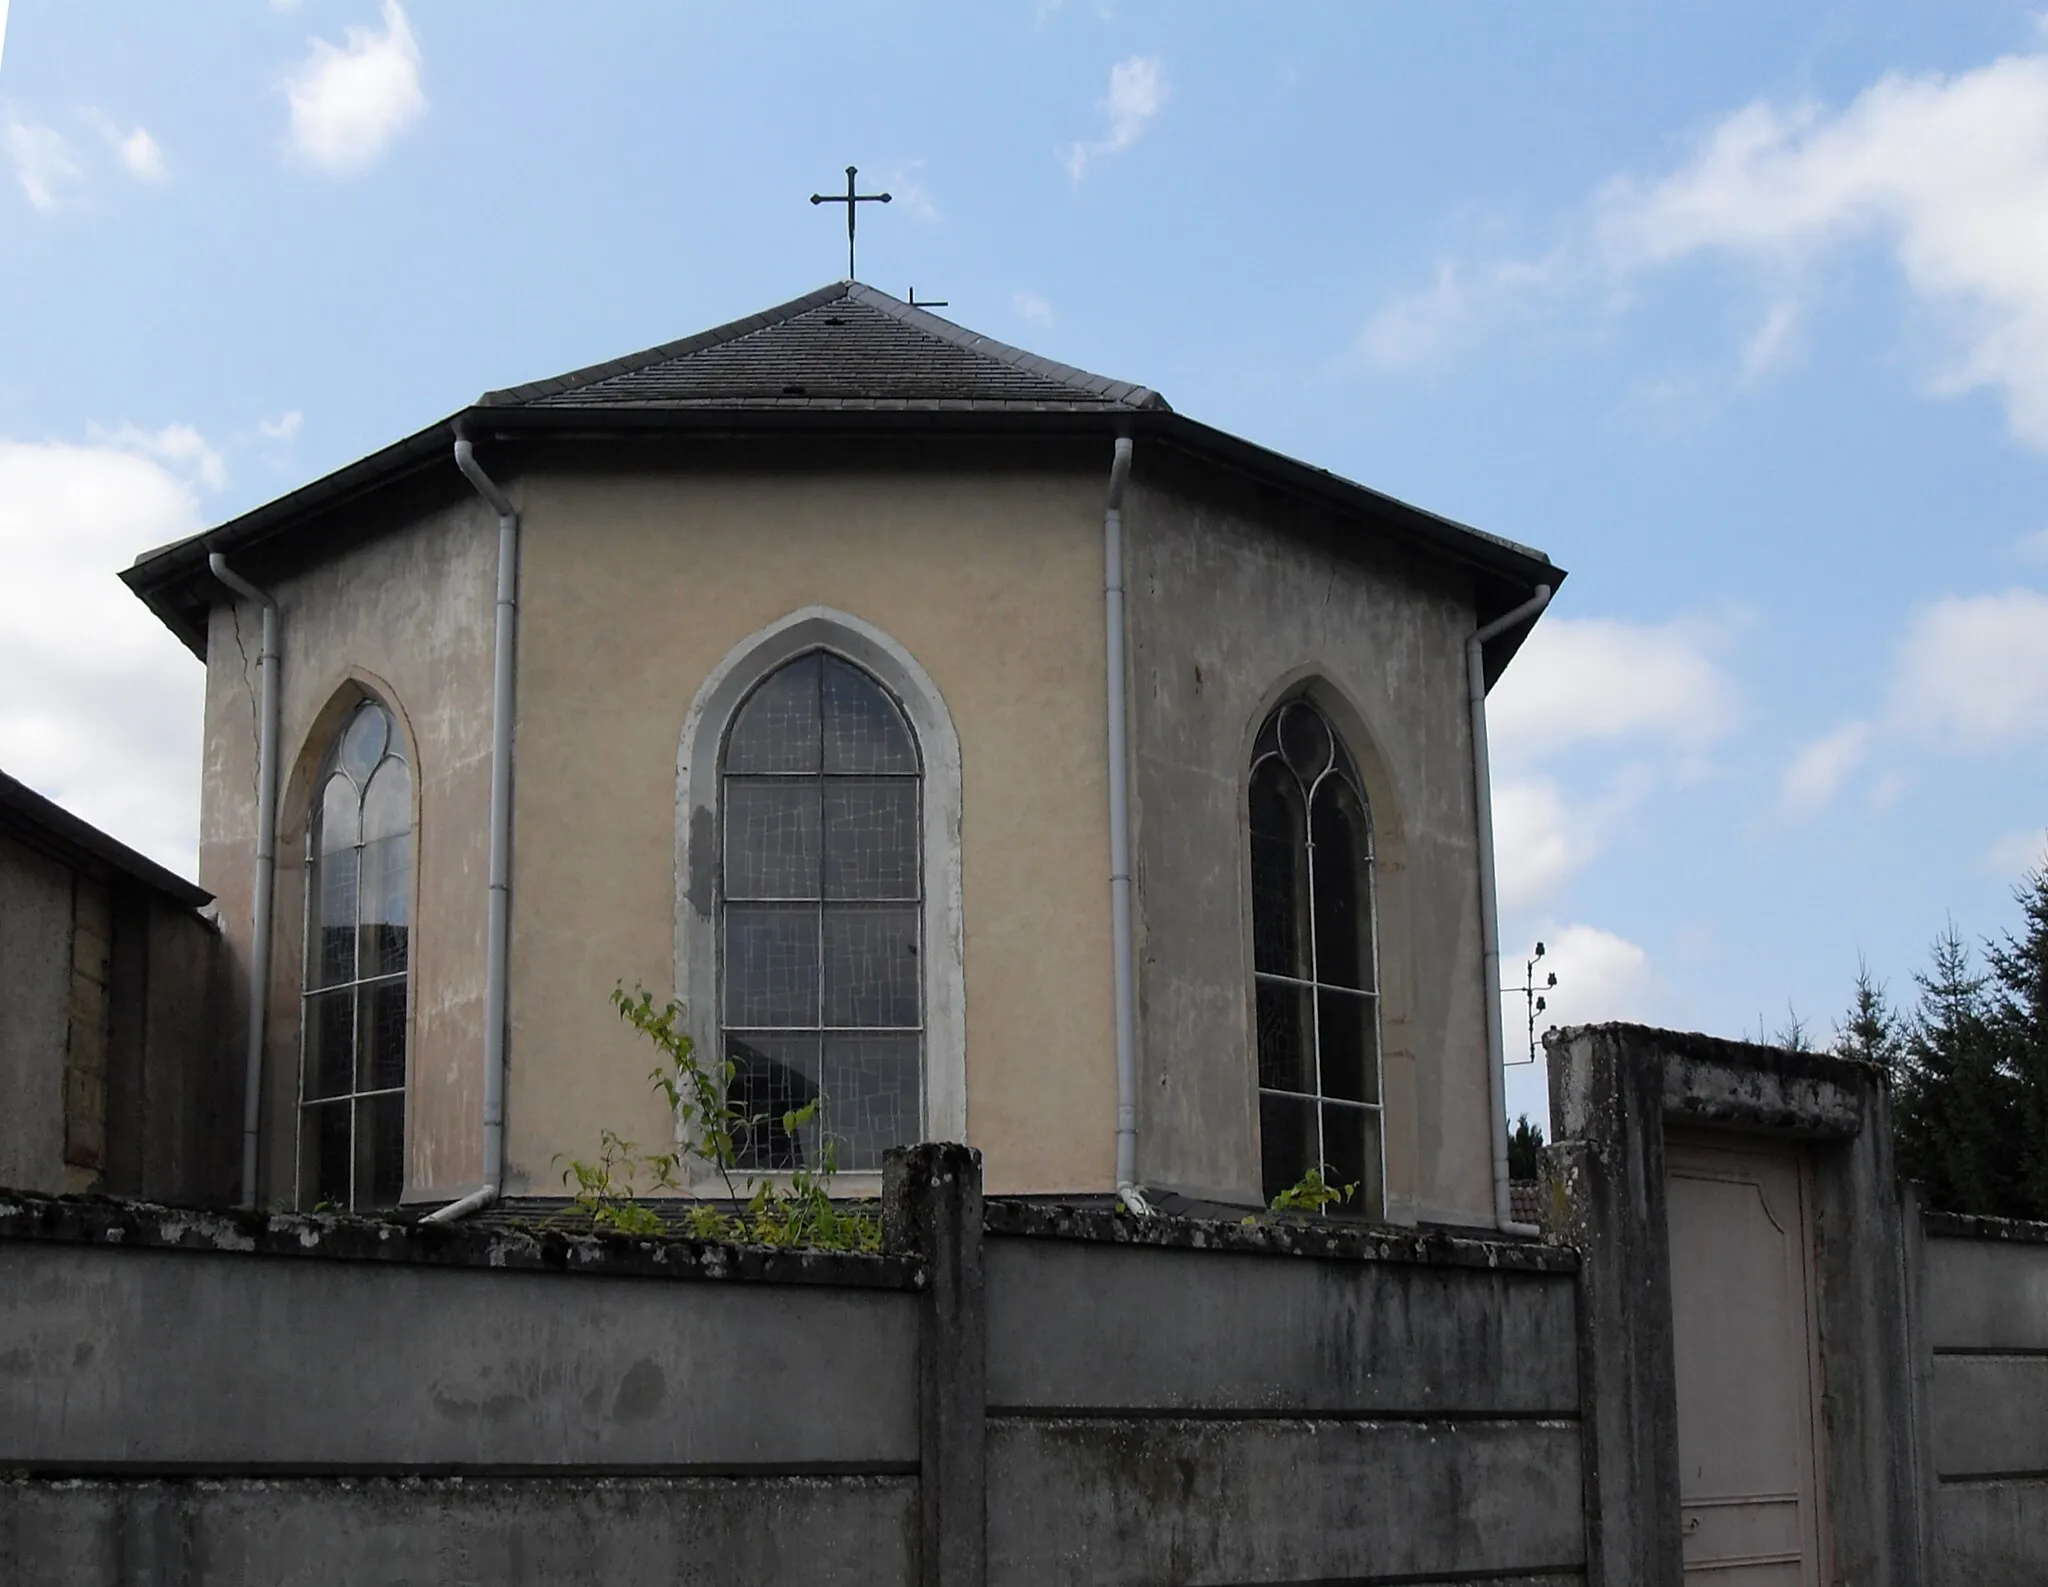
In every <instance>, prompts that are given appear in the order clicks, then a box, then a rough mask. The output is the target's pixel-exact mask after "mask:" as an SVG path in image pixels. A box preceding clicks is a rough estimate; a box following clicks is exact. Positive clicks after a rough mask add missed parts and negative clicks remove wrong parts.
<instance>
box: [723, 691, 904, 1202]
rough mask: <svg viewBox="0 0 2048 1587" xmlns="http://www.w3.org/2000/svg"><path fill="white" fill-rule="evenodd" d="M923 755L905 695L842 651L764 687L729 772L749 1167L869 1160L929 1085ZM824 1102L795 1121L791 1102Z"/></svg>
mask: <svg viewBox="0 0 2048 1587" xmlns="http://www.w3.org/2000/svg"><path fill="white" fill-rule="evenodd" d="M923 796H924V785H923V768H922V764H921V762H920V759H919V755H918V746H917V742H916V739H915V737H914V735H913V734H912V733H911V730H910V724H909V722H908V721H907V720H906V719H905V718H904V715H903V710H902V708H901V706H899V705H898V704H897V702H896V701H895V700H894V699H893V698H892V697H891V696H890V695H889V693H888V691H887V690H885V689H884V688H883V687H882V686H881V685H880V684H879V683H877V682H876V681H875V680H874V679H873V678H872V677H870V676H869V675H868V674H867V673H866V672H864V671H863V670H861V669H860V668H859V667H856V666H854V665H853V664H852V663H851V662H849V661H847V660H845V659H843V658H842V657H840V656H837V655H834V654H833V653H832V652H830V651H824V650H814V651H811V652H809V653H807V654H805V655H801V656H798V657H797V658H796V659H795V660H793V661H789V662H786V663H784V664H783V665H782V666H781V667H778V668H777V669H776V670H775V671H774V672H772V673H770V674H769V675H768V676H767V677H766V678H764V679H763V680H762V681H761V682H760V683H759V684H758V685H756V686H755V688H754V690H753V691H752V693H750V694H749V695H748V696H747V697H746V699H745V700H744V701H742V702H741V705H740V708H739V710H738V711H737V712H736V713H735V714H734V717H733V720H732V725H731V727H730V729H729V730H728V731H727V734H726V739H725V749H724V758H723V761H722V763H721V772H720V806H721V809H720V843H721V872H720V874H721V888H720V900H719V908H720V932H719V948H720V997H719V1011H720V1012H719V1020H720V1026H721V1029H720V1039H721V1043H722V1046H723V1049H724V1051H725V1055H726V1057H727V1058H728V1059H729V1060H730V1061H731V1062H732V1063H733V1064H734V1066H735V1069H734V1076H733V1082H732V1094H733V1101H734V1104H735V1105H736V1106H737V1107H738V1108H739V1109H740V1110H741V1112H742V1113H744V1114H745V1115H747V1116H748V1117H750V1118H758V1119H759V1121H760V1122H759V1123H758V1124H757V1125H756V1126H755V1127H754V1128H753V1129H752V1130H750V1131H749V1132H747V1134H746V1135H745V1137H744V1139H743V1140H742V1141H741V1142H740V1146H741V1162H742V1166H744V1167H749V1168H758V1169H765V1170H788V1169H793V1168H798V1167H812V1168H815V1167H819V1166H821V1164H822V1162H823V1158H824V1154H825V1148H826V1146H827V1143H828V1142H829V1144H830V1148H831V1152H832V1155H833V1158H834V1160H835V1162H836V1166H837V1167H839V1168H841V1169H844V1170H849V1171H854V1172H872V1171H875V1170H879V1169H880V1168H881V1166H882V1153H883V1151H884V1149H886V1148H887V1147H890V1146H896V1145H901V1144H905V1143H908V1142H911V1141H915V1140H916V1139H917V1138H918V1136H919V1133H920V1130H921V1126H922V1122H923V1093H924V975H923V958H922V947H923V944H922V932H923V918H924V853H923V841H922V833H923V829H924V816H923ZM813 1100H816V1101H817V1103H818V1109H817V1114H816V1118H815V1120H814V1121H813V1122H812V1123H810V1124H808V1125H803V1126H799V1127H798V1128H797V1129H795V1130H791V1129H789V1128H786V1127H785V1125H784V1123H783V1116H784V1115H785V1114H788V1113H793V1112H796V1111H799V1110H800V1109H802V1108H803V1107H805V1106H806V1105H807V1104H809V1103H810V1102H812V1101H813Z"/></svg>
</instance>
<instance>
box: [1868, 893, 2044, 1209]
mask: <svg viewBox="0 0 2048 1587" xmlns="http://www.w3.org/2000/svg"><path fill="white" fill-rule="evenodd" d="M1932 956H1933V963H1932V965H1931V966H1930V967H1929V968H1928V970H1927V971H1925V972H1924V973H1921V974H1917V975H1915V977H1914V980H1915V981H1916V982H1917V983H1918V985H1919V988H1920V999H1919V1005H1918V1007H1917V1008H1915V1010H1914V1011H1913V1014H1912V1015H1911V1017H1910V1018H1909V1019H1908V1020H1907V1021H1906V1022H1905V1030H1904V1034H1903V1039H1902V1041H1901V1042H1900V1052H1899V1056H1898V1060H1897V1063H1896V1065H1895V1068H1894V1073H1895V1074H1896V1076H1897V1087H1896V1091H1895V1098H1894V1101H1895V1112H1894V1124H1895V1131H1896V1139H1897V1147H1898V1166H1899V1172H1900V1173H1901V1174H1902V1175H1904V1176H1905V1177H1906V1178H1908V1179H1912V1180H1917V1181H1918V1182H1919V1184H1920V1186H1921V1188H1922V1189H1923V1191H1924V1192H1925V1193H1926V1196H1927V1199H1928V1201H1929V1203H1930V1204H1931V1205H1933V1206H1935V1207H1940V1208H1943V1209H1945V1210H1947V1211H1952V1212H1975V1213H1990V1214H1996V1215H2002V1216H2007V1217H2010V1216H2014V1215H2023V1211H2024V1208H2023V1204H2022V1198H2021V1195H2020V1182H2021V1175H2020V1159H2021V1150H2020V1148H2021V1141H2020V1130H2021V1124H2020V1115H2021V1105H2020V1103H2021V1099H2020V1097H2019V1095H2018V1091H2019V1088H2018V1085H2017V1083H2016V1082H2015V1079H2014V1077H2013V1076H2012V1075H2011V1074H2010V1073H2009V1072H2008V1071H2007V1069H2006V1067H2005V1066H2004V1065H2003V1064H2002V1063H2001V1062H2000V1057H2001V1054H2000V1051H1999V1046H2000V1044H1999V1042H1998V1041H1997V1039H1996V1037H1995V1036H1994V1033H1993V1029H1992V1023H1991V1019H1990V1017H1989V1010H1988V1007H1987V999H1986V995H1985V986H1986V977H1985V976H1983V975H1981V974H1979V973H1978V971H1977V969H1976V967H1975V965H1974V964H1972V962H1971V959H1970V950H1969V949H1968V948H1967V947H1966V946H1965V945H1964V943H1963V939H1962V938H1961V936H1959V935H1958V934H1957V932H1956V929H1955V924H1954V922H1953V921H1951V922H1950V923H1949V925H1948V928H1947V929H1946V930H1945V931H1944V932H1943V933H1942V934H1941V935H1940V936H1939V937H1937V938H1935V940H1934V946H1933V950H1932Z"/></svg>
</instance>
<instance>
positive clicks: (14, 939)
mask: <svg viewBox="0 0 2048 1587" xmlns="http://www.w3.org/2000/svg"><path fill="white" fill-rule="evenodd" d="M100 869H104V868H95V873H91V874H89V873H88V872H87V871H85V870H83V869H81V868H80V867H79V866H78V865H74V864H71V863H67V862H66V861H64V860H61V859H59V858H56V857H54V856H53V855H50V854H46V853H43V852H40V851H37V850H32V849H30V848H28V847H26V846H24V845H23V844H21V843H17V842H14V841H12V840H11V839H8V838H0V1096H4V1097H5V1098H6V1099H7V1105H6V1106H5V1107H4V1108H0V1185H5V1186H9V1187H13V1188H18V1189H23V1190H40V1191H46V1192H60V1191H91V1190H105V1191H114V1192H120V1193H123V1194H128V1195H153V1196H162V1197H166V1198H171V1199H176V1200H183V1201H196V1202H202V1203H204V1202H217V1201H222V1200H225V1199H226V1198H227V1197H228V1196H229V1195H231V1194H232V1192H233V1189H234V1186H233V1177H232V1155H233V1142H234V1135H235V1130H236V1121H235V1119H234V1118H233V1117H232V1114H233V1111H234V1105H235V1100H236V1088H235V1087H234V1085H233V1081H232V1077H231V1076H229V1075H226V1074H224V1073H223V1071H222V1067H221V1064H220V1062H219V1057H220V1055H219V1050H218V1046H217V1044H216V1042H215V1040H214V1035H215V1014H216V1008H217V1002H218V998H219V994H220V990H221V988H220V966H219V935H218V933H217V932H215V930H214V929H213V927H212V926H211V925H210V924H209V923H208V922H207V921H206V920H204V919H203V918H201V917H200V916H199V915H198V914H197V913H195V912H194V911H193V910H192V909H190V908H188V907H186V906H185V905H184V904H182V903H179V902H174V901H172V900H170V899H167V898H165V897H163V896H162V895H160V894H159V893H158V892H156V891H155V890H154V889H153V888H151V887H149V886H147V885H145V884H143V883H140V882H138V881H135V880H133V879H131V878H127V877H124V876H122V875H120V874H119V873H115V874H113V875H104V874H97V871H98V870H100Z"/></svg>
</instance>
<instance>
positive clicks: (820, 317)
mask: <svg viewBox="0 0 2048 1587" xmlns="http://www.w3.org/2000/svg"><path fill="white" fill-rule="evenodd" d="M477 406H478V407H480V408H521V407H523V408H577V409H603V410H617V409H650V408H652V409H693V408H694V409H759V408H794V409H819V408H833V409H843V410H878V409H892V408H896V409H913V408H914V409H922V410H936V411H942V412H981V411H992V412H1016V411H1022V412H1030V413H1107V412H1117V411H1121V412H1125V413H1156V412H1164V411H1167V404H1166V401H1165V399H1164V398H1162V397H1161V396H1160V395H1159V394H1158V393H1157V392H1156V391H1150V390H1147V389H1146V388H1145V387H1143V386H1136V385H1132V384H1131V383H1130V382H1129V381H1123V380H1110V379H1108V378H1106V377H1104V376H1102V375H1091V374H1089V373H1088V372H1087V371H1086V370H1085V369H1075V368H1072V367H1071V366H1069V365H1067V364H1061V363H1055V362H1054V361H1053V360H1052V359H1049V358H1040V357H1039V356H1037V355H1036V354H1035V353H1027V352H1025V351H1023V350H1022V349H1021V348H1016V347H1011V346H1010V345H1008V344H1007V343H1005V342H999V341H997V340H996V339H995V338H994V337H991V336H981V335H977V334H976V333H975V332H973V331H969V330H965V329H963V328H962V327H960V326H958V325H955V324H953V323H952V322H951V321H950V320H942V319H940V318H939V317H938V316H937V315H935V314H927V313H926V312H925V311H924V310H922V309H918V308H913V307H911V306H910V305H909V304H908V303H904V302H901V301H900V300H898V299H896V298H892V297H890V296H889V295H888V294H887V293H886V292H877V291H876V290H875V289H874V288H873V287H868V286H862V285H861V284H860V283H859V282H858V281H840V282H836V283H834V284H833V285H831V286H829V287H824V288H821V289H820V290H818V291H816V292H811V293H807V294H806V295H805V296H803V297H800V298H797V299H794V300H793V301H791V302H788V303H784V304H782V305H781V306H780V307H778V308H773V309H768V310H766V311H764V312H762V313H760V314H755V315H750V316H749V317H748V318H746V319H743V320H735V321H733V322H732V323H731V324H729V325H721V326H719V327H717V328H716V329H715V330H709V331H703V332H700V333H699V334H697V335H695V336H689V337H685V338H684V339H683V340H681V341H678V342H668V343H665V344H663V345H662V346H660V347H652V348H649V349H648V350H647V351H646V352H642V353H633V354H631V355H629V356H627V357H625V358H615V359H612V360H610V361H609V362H607V363H602V364H593V365H592V366H591V367H590V368H588V369H579V370H575V371H573V372H572V373H570V374H566V375H557V376H556V377H555V378H553V379H552V380H537V381H534V382H533V383H532V384H530V385H525V386H515V387H513V388H512V389H510V390H509V391H493V392H488V393H486V394H485V395H484V397H483V398H482V399H480V400H479V402H478V404H477Z"/></svg>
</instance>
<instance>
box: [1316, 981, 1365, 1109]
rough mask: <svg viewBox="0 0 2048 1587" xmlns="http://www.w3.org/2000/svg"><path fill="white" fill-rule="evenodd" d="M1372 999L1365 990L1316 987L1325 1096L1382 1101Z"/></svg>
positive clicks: (1317, 1039) (1354, 1100) (1350, 1099)
mask: <svg viewBox="0 0 2048 1587" xmlns="http://www.w3.org/2000/svg"><path fill="white" fill-rule="evenodd" d="M1375 1024H1376V1021H1375V1020H1374V1019H1373V1001H1372V999H1371V998H1370V997H1369V996H1367V995H1366V994H1365V993H1363V992H1340V991H1336V990H1333V989H1332V988H1330V987H1319V988H1318V989H1317V991H1316V1052H1317V1056H1318V1062H1319V1067H1320V1070H1321V1075H1322V1090H1323V1095H1324V1096H1326V1097H1342V1098H1343V1099H1344V1100H1345V1101H1346V1102H1377V1101H1379V1085H1378V1076H1379V1054H1378V1053H1376V1052H1375V1051H1374V1050H1373V1047H1374V1038H1375V1030H1374V1027H1375Z"/></svg>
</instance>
